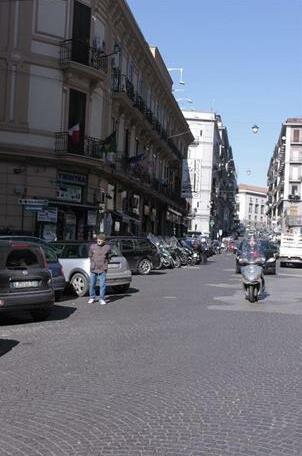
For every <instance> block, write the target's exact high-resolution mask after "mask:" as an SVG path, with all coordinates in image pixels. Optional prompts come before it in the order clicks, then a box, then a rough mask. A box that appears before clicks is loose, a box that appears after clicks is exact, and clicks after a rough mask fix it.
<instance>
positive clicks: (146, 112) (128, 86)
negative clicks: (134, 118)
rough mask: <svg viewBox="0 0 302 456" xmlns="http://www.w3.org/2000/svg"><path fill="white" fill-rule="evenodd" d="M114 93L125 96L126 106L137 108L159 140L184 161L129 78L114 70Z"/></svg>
mask: <svg viewBox="0 0 302 456" xmlns="http://www.w3.org/2000/svg"><path fill="white" fill-rule="evenodd" d="M112 91H113V93H114V94H116V95H123V94H124V95H125V96H126V100H125V99H124V100H125V101H124V102H125V103H126V105H128V106H131V107H134V108H136V110H137V111H139V113H140V114H141V115H142V116H144V118H145V119H146V120H147V122H148V124H149V128H150V131H152V130H153V131H154V132H156V133H157V138H158V139H161V140H163V142H164V143H165V144H166V146H167V147H168V148H169V149H170V151H171V152H172V153H173V154H174V155H175V156H176V157H177V158H178V159H179V160H181V159H182V153H181V151H180V150H179V149H178V147H177V146H176V145H175V144H174V142H173V141H172V139H171V138H169V134H168V132H167V131H166V130H165V129H164V127H163V126H162V125H161V123H160V122H159V120H158V119H157V118H156V116H155V114H154V113H153V112H152V110H151V109H149V108H148V107H147V104H146V102H145V101H144V99H143V98H142V96H141V95H139V94H138V93H137V92H136V91H135V88H134V85H133V84H132V82H131V81H130V80H129V79H128V78H127V76H126V75H124V74H121V72H120V71H119V70H116V69H115V70H114V71H113V75H112Z"/></svg>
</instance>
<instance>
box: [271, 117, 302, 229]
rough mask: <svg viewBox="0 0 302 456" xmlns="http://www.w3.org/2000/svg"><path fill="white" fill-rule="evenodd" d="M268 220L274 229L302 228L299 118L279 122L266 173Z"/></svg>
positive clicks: (301, 170) (301, 136)
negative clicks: (277, 135) (279, 125)
mask: <svg viewBox="0 0 302 456" xmlns="http://www.w3.org/2000/svg"><path fill="white" fill-rule="evenodd" d="M267 184H268V210H267V216H268V223H269V226H270V227H271V228H272V229H274V230H275V231H282V230H288V229H290V230H292V231H298V232H300V230H301V227H302V202H301V195H302V193H301V190H302V189H301V185H302V118H289V119H287V120H286V122H285V123H284V124H283V125H282V128H281V131H280V135H279V138H278V141H277V144H276V146H275V149H274V153H273V156H272V158H271V160H270V165H269V169H268V174H267Z"/></svg>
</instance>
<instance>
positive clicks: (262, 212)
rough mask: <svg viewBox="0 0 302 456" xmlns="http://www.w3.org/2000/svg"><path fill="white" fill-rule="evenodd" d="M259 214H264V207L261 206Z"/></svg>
mask: <svg viewBox="0 0 302 456" xmlns="http://www.w3.org/2000/svg"><path fill="white" fill-rule="evenodd" d="M261 214H262V215H263V214H264V206H263V205H262V206H261Z"/></svg>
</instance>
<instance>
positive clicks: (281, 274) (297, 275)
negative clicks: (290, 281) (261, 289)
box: [278, 272, 302, 278]
mask: <svg viewBox="0 0 302 456" xmlns="http://www.w3.org/2000/svg"><path fill="white" fill-rule="evenodd" d="M278 275H279V276H284V277H294V278H296V277H297V278H302V274H286V273H285V272H278Z"/></svg>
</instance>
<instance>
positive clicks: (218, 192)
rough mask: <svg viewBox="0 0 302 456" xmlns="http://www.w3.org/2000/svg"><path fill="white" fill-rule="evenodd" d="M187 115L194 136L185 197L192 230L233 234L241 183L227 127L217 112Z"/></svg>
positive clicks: (188, 112)
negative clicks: (237, 181)
mask: <svg viewBox="0 0 302 456" xmlns="http://www.w3.org/2000/svg"><path fill="white" fill-rule="evenodd" d="M183 114H184V116H185V118H186V120H187V122H188V124H189V127H190V129H191V131H192V134H193V136H194V142H193V143H192V144H191V145H190V146H189V151H188V159H187V160H184V167H183V170H184V176H183V196H184V197H186V198H187V199H188V201H189V203H190V205H191V214H190V217H189V220H190V230H192V231H197V232H202V233H205V234H210V235H211V237H214V238H216V236H217V234H219V232H220V233H221V232H222V233H223V234H224V235H226V234H230V233H231V232H232V231H233V230H234V228H235V219H236V202H235V196H236V191H237V183H236V170H235V165H234V160H233V154H232V148H231V146H230V144H229V140H228V134H227V129H226V128H225V126H224V125H223V122H222V120H221V117H220V116H219V115H217V114H215V113H211V112H198V111H183ZM220 230H221V231H220Z"/></svg>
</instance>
